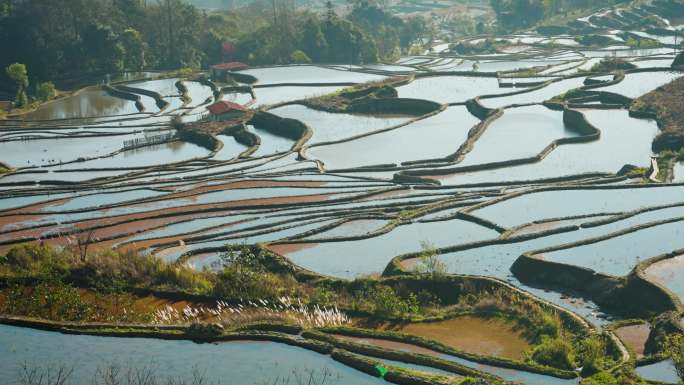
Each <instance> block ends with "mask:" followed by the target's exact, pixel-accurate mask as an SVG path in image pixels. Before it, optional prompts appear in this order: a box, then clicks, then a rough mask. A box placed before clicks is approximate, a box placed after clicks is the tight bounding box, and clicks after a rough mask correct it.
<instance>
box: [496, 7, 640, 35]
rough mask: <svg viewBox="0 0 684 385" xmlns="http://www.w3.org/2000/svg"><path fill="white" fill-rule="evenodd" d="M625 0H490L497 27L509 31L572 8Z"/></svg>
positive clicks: (533, 23)
mask: <svg viewBox="0 0 684 385" xmlns="http://www.w3.org/2000/svg"><path fill="white" fill-rule="evenodd" d="M626 1H627V0H490V3H491V5H492V8H494V12H496V16H497V22H498V24H499V28H500V29H501V30H503V31H510V30H515V29H519V28H525V27H530V26H533V25H535V24H537V23H539V22H540V21H542V20H544V19H545V18H548V17H553V16H556V15H559V14H564V13H567V12H569V11H572V10H574V9H584V8H589V7H604V6H610V5H614V4H617V3H624V2H626Z"/></svg>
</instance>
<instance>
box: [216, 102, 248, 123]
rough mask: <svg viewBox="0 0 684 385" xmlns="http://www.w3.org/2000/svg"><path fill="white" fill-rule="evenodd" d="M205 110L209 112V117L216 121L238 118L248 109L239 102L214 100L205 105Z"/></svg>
mask: <svg viewBox="0 0 684 385" xmlns="http://www.w3.org/2000/svg"><path fill="white" fill-rule="evenodd" d="M207 110H209V113H210V116H209V119H211V120H213V121H217V122H218V121H225V120H235V119H240V118H242V117H243V116H245V113H246V112H247V111H249V110H248V109H247V108H246V107H244V106H242V105H240V104H237V103H233V102H227V101H221V102H216V103H214V104H212V105H210V106H209V107H207Z"/></svg>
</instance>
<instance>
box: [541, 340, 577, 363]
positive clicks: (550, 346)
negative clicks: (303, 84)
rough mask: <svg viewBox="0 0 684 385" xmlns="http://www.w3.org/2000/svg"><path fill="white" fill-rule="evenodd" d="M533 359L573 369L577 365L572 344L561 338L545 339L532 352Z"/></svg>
mask: <svg viewBox="0 0 684 385" xmlns="http://www.w3.org/2000/svg"><path fill="white" fill-rule="evenodd" d="M532 359H533V360H534V361H535V362H537V363H539V364H541V365H546V366H552V367H554V368H560V369H566V370H573V369H575V367H576V365H575V356H574V353H573V349H572V345H570V344H569V343H568V342H566V341H564V340H562V339H560V338H556V339H551V338H547V339H545V340H544V341H543V342H542V343H541V344H540V345H539V346H537V347H536V348H535V349H534V351H533V352H532Z"/></svg>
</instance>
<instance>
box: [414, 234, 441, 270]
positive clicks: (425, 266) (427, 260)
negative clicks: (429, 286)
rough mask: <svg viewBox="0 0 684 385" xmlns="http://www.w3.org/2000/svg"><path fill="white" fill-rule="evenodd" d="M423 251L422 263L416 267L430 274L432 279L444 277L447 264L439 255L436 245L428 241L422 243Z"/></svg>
mask: <svg viewBox="0 0 684 385" xmlns="http://www.w3.org/2000/svg"><path fill="white" fill-rule="evenodd" d="M420 245H421V248H422V249H423V251H422V252H421V254H420V257H419V258H420V264H419V265H418V266H416V269H417V270H418V272H420V273H425V274H429V275H430V276H431V277H432V279H439V278H443V277H444V276H445V275H446V273H447V266H446V263H444V262H443V261H442V260H441V259H440V258H439V255H437V250H436V249H435V247H434V246H433V245H432V244H431V243H429V242H426V241H423V242H421V243H420Z"/></svg>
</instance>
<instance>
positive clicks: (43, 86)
mask: <svg viewBox="0 0 684 385" xmlns="http://www.w3.org/2000/svg"><path fill="white" fill-rule="evenodd" d="M56 95H57V90H56V89H55V85H54V84H53V83H52V82H44V83H38V85H37V86H36V97H38V99H40V100H42V101H44V102H47V101H48V100H50V99H54V97H55V96H56Z"/></svg>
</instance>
